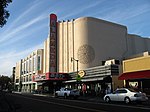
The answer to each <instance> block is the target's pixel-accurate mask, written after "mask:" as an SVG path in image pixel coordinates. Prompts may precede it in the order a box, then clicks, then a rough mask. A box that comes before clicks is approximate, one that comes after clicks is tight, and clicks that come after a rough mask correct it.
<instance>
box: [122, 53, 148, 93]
mask: <svg viewBox="0 0 150 112" xmlns="http://www.w3.org/2000/svg"><path fill="white" fill-rule="evenodd" d="M119 79H120V80H125V86H126V87H131V88H135V89H138V90H140V91H143V92H145V93H147V94H149V95H150V54H149V52H144V53H141V54H138V55H135V56H133V57H131V58H130V59H127V60H124V61H123V74H121V75H120V76H119Z"/></svg>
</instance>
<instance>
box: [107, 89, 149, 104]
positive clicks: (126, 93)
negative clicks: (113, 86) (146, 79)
mask: <svg viewBox="0 0 150 112" xmlns="http://www.w3.org/2000/svg"><path fill="white" fill-rule="evenodd" d="M104 100H105V101H106V102H110V101H123V102H125V103H126V104H128V103H130V102H134V101H136V102H143V101H147V100H148V97H146V94H145V93H142V92H137V91H135V90H133V89H127V88H119V89H117V90H116V91H114V92H113V93H111V94H106V95H105V96H104Z"/></svg>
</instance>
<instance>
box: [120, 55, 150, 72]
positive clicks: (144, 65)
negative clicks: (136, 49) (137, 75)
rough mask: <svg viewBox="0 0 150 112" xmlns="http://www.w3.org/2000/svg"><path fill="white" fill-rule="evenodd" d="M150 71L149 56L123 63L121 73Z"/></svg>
mask: <svg viewBox="0 0 150 112" xmlns="http://www.w3.org/2000/svg"><path fill="white" fill-rule="evenodd" d="M143 70H150V55H148V54H147V53H145V55H144V56H142V57H138V58H133V59H128V60H124V61H123V73H127V72H135V71H143Z"/></svg>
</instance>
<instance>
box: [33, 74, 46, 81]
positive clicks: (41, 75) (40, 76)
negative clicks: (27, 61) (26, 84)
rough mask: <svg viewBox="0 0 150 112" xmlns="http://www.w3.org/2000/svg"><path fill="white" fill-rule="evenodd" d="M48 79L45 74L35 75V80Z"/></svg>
mask: <svg viewBox="0 0 150 112" xmlns="http://www.w3.org/2000/svg"><path fill="white" fill-rule="evenodd" d="M40 80H46V76H45V74H38V75H34V81H40Z"/></svg>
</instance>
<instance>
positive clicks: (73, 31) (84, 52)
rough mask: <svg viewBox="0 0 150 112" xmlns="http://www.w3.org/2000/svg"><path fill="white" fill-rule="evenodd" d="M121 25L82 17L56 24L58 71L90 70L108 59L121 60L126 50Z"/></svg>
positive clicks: (124, 35) (125, 33)
mask: <svg viewBox="0 0 150 112" xmlns="http://www.w3.org/2000/svg"><path fill="white" fill-rule="evenodd" d="M126 35H127V29H126V27H125V26H121V25H118V24H114V23H110V22H106V21H103V20H100V19H96V18H91V17H85V18H79V19H76V20H72V21H66V22H64V21H62V22H59V23H58V37H57V38H58V54H59V56H58V65H59V67H58V71H59V72H73V71H76V70H77V62H76V61H73V62H71V57H73V58H74V59H77V60H79V70H82V69H85V68H89V67H94V66H97V65H100V64H101V61H103V60H108V59H112V58H113V59H115V58H116V59H122V57H123V55H124V53H125V52H126V50H127V46H126V45H127V43H126V42H127V41H126V40H127V39H126V37H127V36H126Z"/></svg>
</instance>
